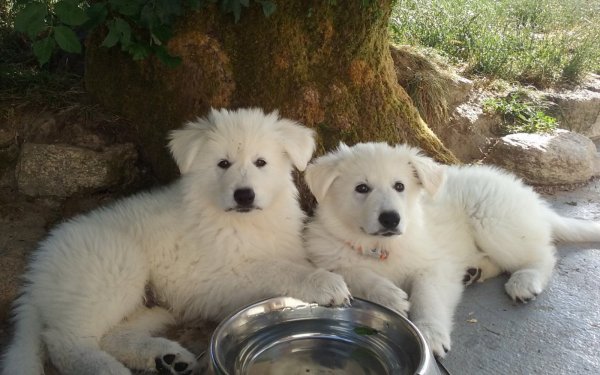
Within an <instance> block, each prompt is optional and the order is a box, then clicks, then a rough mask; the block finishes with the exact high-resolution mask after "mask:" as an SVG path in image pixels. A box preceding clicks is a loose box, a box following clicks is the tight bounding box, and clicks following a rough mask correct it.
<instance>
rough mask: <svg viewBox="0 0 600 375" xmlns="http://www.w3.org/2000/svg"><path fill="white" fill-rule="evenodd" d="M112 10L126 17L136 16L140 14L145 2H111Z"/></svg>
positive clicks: (127, 0) (115, 0) (142, 0)
mask: <svg viewBox="0 0 600 375" xmlns="http://www.w3.org/2000/svg"><path fill="white" fill-rule="evenodd" d="M108 2H109V3H110V6H111V8H113V9H114V10H116V11H117V12H119V13H121V14H122V15H124V16H130V17H131V16H135V15H137V14H138V13H139V12H140V9H141V8H142V4H143V3H145V1H144V0H109V1H108Z"/></svg>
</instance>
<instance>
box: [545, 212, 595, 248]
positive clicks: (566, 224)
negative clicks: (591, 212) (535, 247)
mask: <svg viewBox="0 0 600 375" xmlns="http://www.w3.org/2000/svg"><path fill="white" fill-rule="evenodd" d="M550 223H551V225H552V236H553V237H554V239H555V240H557V241H561V242H600V222H595V221H589V220H581V219H572V218H569V217H564V216H560V215H558V214H556V213H552V216H551V219H550Z"/></svg>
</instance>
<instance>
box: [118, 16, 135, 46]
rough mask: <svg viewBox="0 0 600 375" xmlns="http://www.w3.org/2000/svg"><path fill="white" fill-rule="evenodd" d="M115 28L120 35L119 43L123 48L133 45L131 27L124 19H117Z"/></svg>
mask: <svg viewBox="0 0 600 375" xmlns="http://www.w3.org/2000/svg"><path fill="white" fill-rule="evenodd" d="M115 27H116V28H117V30H118V31H119V33H120V38H119V41H120V42H121V45H122V46H123V47H127V46H128V45H129V44H130V43H131V26H129V24H128V23H127V21H125V20H124V19H122V18H117V19H115Z"/></svg>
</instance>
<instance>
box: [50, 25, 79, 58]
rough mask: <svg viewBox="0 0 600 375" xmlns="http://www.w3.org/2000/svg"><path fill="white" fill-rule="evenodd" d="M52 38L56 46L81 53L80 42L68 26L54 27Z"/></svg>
mask: <svg viewBox="0 0 600 375" xmlns="http://www.w3.org/2000/svg"><path fill="white" fill-rule="evenodd" d="M54 39H55V40H56V43H58V46H59V47H60V48H62V49H64V50H65V51H67V52H71V53H81V43H79V39H77V35H75V32H74V31H73V29H71V28H70V27H67V26H64V25H59V26H56V27H55V28H54Z"/></svg>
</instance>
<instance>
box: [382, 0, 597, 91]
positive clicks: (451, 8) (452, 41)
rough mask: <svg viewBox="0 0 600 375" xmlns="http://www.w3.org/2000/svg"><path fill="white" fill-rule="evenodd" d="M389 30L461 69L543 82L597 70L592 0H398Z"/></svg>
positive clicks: (574, 78) (397, 39) (594, 0)
mask: <svg viewBox="0 0 600 375" xmlns="http://www.w3.org/2000/svg"><path fill="white" fill-rule="evenodd" d="M390 29H391V35H392V38H393V40H394V41H395V42H397V43H404V44H414V45H422V46H426V47H433V48H436V49H438V50H439V51H441V52H442V53H444V54H445V55H447V56H448V57H450V58H451V59H454V60H455V61H456V62H460V63H463V64H466V71H467V73H473V74H481V75H487V76H492V77H497V78H502V79H506V80H516V81H520V82H523V83H528V84H534V85H537V86H549V85H552V84H555V83H559V82H577V81H579V80H581V79H582V78H583V77H584V76H585V75H586V74H587V73H589V72H600V42H599V41H600V1H598V0H565V1H561V0H399V1H398V2H397V5H396V8H395V10H394V12H393V15H392V19H391V22H390Z"/></svg>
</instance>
